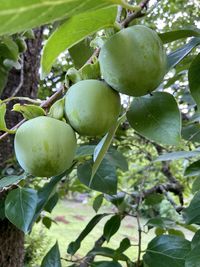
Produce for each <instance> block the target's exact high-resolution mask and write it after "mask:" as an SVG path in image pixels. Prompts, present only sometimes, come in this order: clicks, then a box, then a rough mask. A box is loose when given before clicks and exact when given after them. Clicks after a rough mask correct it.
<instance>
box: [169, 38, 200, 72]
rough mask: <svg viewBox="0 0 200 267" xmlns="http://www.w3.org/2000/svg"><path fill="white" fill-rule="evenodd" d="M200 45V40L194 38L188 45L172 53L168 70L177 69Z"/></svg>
mask: <svg viewBox="0 0 200 267" xmlns="http://www.w3.org/2000/svg"><path fill="white" fill-rule="evenodd" d="M199 44H200V38H199V37H194V38H192V39H191V40H190V41H189V42H188V43H187V44H185V45H183V46H182V47H181V48H178V49H177V50H176V51H174V52H171V53H170V54H169V55H168V56H167V59H168V70H169V69H170V68H173V67H175V66H176V65H177V64H178V63H179V62H180V61H181V60H182V59H184V58H185V57H186V56H187V55H188V54H189V53H190V52H191V51H192V49H193V48H194V47H196V46H197V45H199Z"/></svg>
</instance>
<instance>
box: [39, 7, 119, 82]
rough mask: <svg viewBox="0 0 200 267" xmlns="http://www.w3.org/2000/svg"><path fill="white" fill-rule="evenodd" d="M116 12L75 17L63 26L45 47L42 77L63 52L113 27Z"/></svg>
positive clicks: (98, 12) (101, 11)
mask: <svg viewBox="0 0 200 267" xmlns="http://www.w3.org/2000/svg"><path fill="white" fill-rule="evenodd" d="M116 12H117V9H116V7H108V8H103V9H98V10H95V11H90V12H85V13H81V14H78V15H75V16H73V17H72V18H70V19H68V20H67V21H66V22H64V23H63V24H61V26H60V27H59V28H58V29H57V30H56V31H55V32H54V33H53V34H52V35H51V37H50V38H49V39H48V41H47V43H46V44H45V46H44V49H43V53H42V59H41V67H42V77H45V76H46V75H48V73H49V72H50V70H51V67H52V65H53V63H54V61H55V60H56V58H57V57H58V56H59V54H60V53H61V52H63V51H65V50H66V49H69V48H70V47H72V46H73V45H75V44H76V43H78V42H80V41H81V40H83V39H84V38H85V37H87V36H88V35H90V34H93V33H95V32H97V31H99V30H100V29H103V28H105V27H111V26H113V24H114V22H115V18H116Z"/></svg>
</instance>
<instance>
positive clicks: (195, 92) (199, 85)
mask: <svg viewBox="0 0 200 267" xmlns="http://www.w3.org/2000/svg"><path fill="white" fill-rule="evenodd" d="M199 73H200V54H198V56H196V58H195V59H194V60H193V61H192V63H191V65H190V68H189V71H188V81H189V88H190V92H191V95H192V97H193V99H194V101H195V102H196V104H197V107H198V109H200V96H199V91H200V75H199Z"/></svg>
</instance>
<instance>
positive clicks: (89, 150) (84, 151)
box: [75, 145, 95, 159]
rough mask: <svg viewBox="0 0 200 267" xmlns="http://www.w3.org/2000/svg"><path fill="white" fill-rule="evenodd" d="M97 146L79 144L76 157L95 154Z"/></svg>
mask: <svg viewBox="0 0 200 267" xmlns="http://www.w3.org/2000/svg"><path fill="white" fill-rule="evenodd" d="M94 149H95V146H93V145H82V146H79V147H78V148H77V150H76V156H75V159H80V158H85V157H88V156H91V155H93V153H94Z"/></svg>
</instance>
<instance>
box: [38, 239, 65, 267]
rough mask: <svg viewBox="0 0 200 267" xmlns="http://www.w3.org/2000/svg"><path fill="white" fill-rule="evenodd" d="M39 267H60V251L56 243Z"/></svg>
mask: <svg viewBox="0 0 200 267" xmlns="http://www.w3.org/2000/svg"><path fill="white" fill-rule="evenodd" d="M41 267H61V260H60V251H59V247H58V243H57V242H56V243H55V245H54V246H53V247H52V248H51V249H50V250H49V251H48V253H47V254H46V256H45V257H44V259H43V260H42V264H41Z"/></svg>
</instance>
